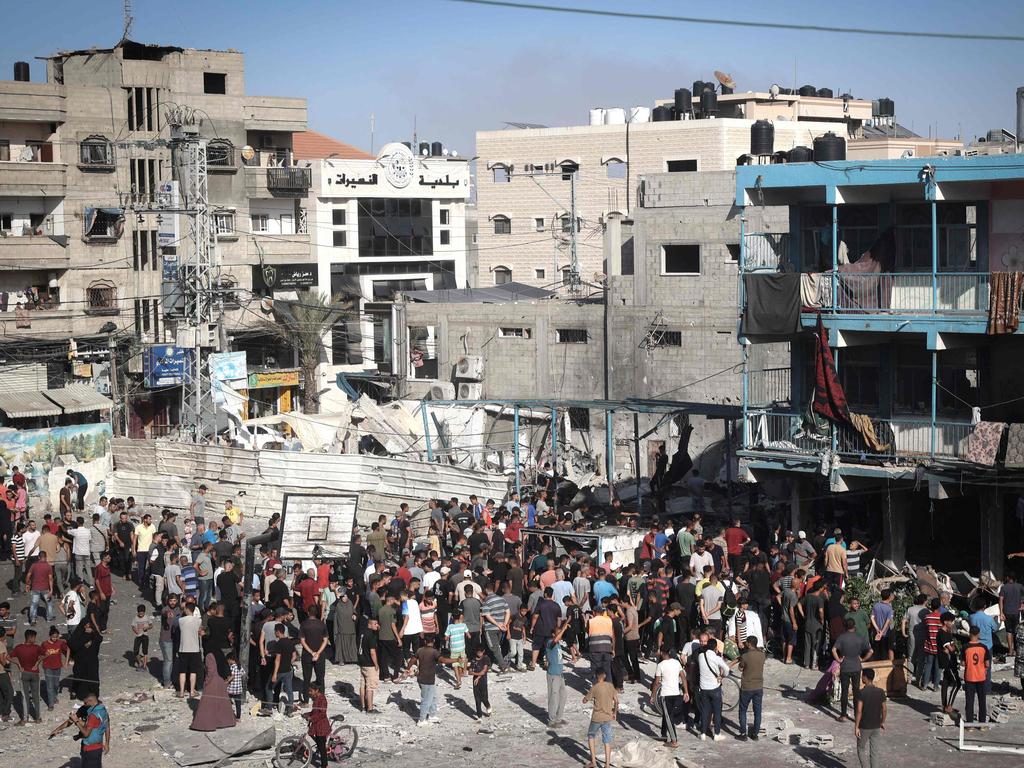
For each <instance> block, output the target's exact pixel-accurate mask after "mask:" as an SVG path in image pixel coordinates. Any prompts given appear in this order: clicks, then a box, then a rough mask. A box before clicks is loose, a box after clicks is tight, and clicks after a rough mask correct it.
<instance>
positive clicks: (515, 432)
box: [512, 405, 523, 493]
mask: <svg viewBox="0 0 1024 768" xmlns="http://www.w3.org/2000/svg"><path fill="white" fill-rule="evenodd" d="M512 456H513V458H514V459H515V462H516V493H519V489H520V488H521V487H522V480H523V478H522V472H521V471H520V468H519V406H518V405H517V406H516V407H515V408H514V409H513V410H512Z"/></svg>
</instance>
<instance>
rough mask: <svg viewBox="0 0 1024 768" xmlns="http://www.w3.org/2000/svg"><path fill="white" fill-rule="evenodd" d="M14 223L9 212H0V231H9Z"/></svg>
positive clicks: (12, 216)
mask: <svg viewBox="0 0 1024 768" xmlns="http://www.w3.org/2000/svg"><path fill="white" fill-rule="evenodd" d="M13 224H14V215H13V214H10V213H0V232H10V231H11V227H12V226H13Z"/></svg>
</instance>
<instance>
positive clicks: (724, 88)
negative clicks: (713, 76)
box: [722, 85, 733, 96]
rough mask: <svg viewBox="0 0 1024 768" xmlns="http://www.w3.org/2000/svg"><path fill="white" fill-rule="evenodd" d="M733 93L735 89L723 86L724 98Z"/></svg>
mask: <svg viewBox="0 0 1024 768" xmlns="http://www.w3.org/2000/svg"><path fill="white" fill-rule="evenodd" d="M732 92H733V89H732V87H731V86H728V85H723V86H722V95H723V96H726V95H728V94H730V93H732Z"/></svg>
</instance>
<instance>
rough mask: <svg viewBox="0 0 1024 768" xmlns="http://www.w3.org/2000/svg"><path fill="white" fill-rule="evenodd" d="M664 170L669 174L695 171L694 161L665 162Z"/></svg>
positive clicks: (695, 164) (695, 163) (695, 162)
mask: <svg viewBox="0 0 1024 768" xmlns="http://www.w3.org/2000/svg"><path fill="white" fill-rule="evenodd" d="M665 170H666V171H668V172H669V173H686V172H689V171H696V170H697V161H696V160H667V161H665Z"/></svg>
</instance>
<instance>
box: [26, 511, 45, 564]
mask: <svg viewBox="0 0 1024 768" xmlns="http://www.w3.org/2000/svg"><path fill="white" fill-rule="evenodd" d="M42 535H43V532H42V531H40V530H39V529H37V528H36V521H35V520H29V521H28V528H26V529H25V532H24V533H23V534H21V539H22V541H24V542H25V557H35V556H36V555H38V554H39V537H40V536H42Z"/></svg>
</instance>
